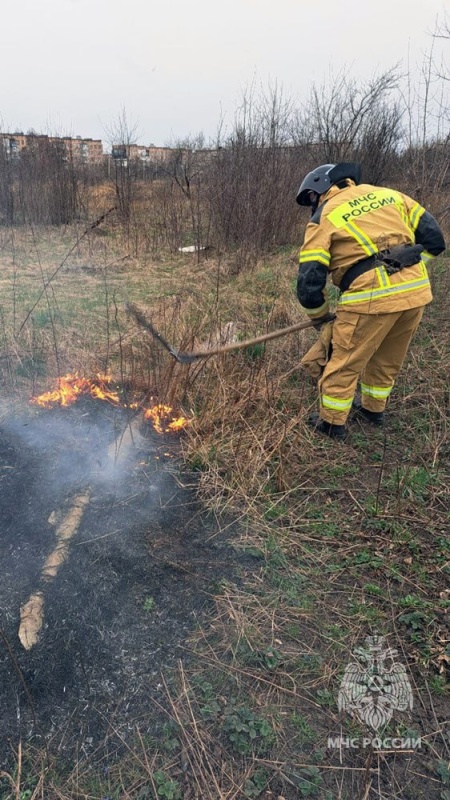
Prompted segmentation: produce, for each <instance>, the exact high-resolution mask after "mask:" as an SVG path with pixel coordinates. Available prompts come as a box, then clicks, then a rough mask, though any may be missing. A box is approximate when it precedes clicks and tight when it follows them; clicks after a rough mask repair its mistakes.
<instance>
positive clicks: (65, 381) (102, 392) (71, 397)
mask: <svg viewBox="0 0 450 800" xmlns="http://www.w3.org/2000/svg"><path fill="white" fill-rule="evenodd" d="M110 382H111V378H110V376H109V375H102V374H100V373H99V374H98V375H97V376H96V378H95V379H94V380H92V381H90V380H88V379H87V378H80V376H79V375H78V373H75V374H74V375H70V374H69V375H64V376H63V377H61V378H58V388H57V389H55V390H54V391H53V392H44V394H40V395H38V397H32V398H31V402H32V403H34V404H35V405H38V406H43V407H44V408H50V407H51V406H53V405H57V404H59V405H61V406H71V405H73V403H76V401H77V400H78V398H79V397H80V395H86V394H87V395H91V397H95V398H97V399H98V400H107V401H108V402H109V403H113V404H114V405H120V398H119V395H118V393H117V392H115V391H110V390H109V389H108V387H107V384H108V383H110Z"/></svg>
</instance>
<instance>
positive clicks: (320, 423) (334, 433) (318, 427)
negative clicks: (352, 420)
mask: <svg viewBox="0 0 450 800" xmlns="http://www.w3.org/2000/svg"><path fill="white" fill-rule="evenodd" d="M308 425H309V426H310V427H311V428H313V429H314V431H316V432H317V433H323V434H325V436H329V437H330V439H337V440H338V441H341V442H343V441H345V439H346V438H347V429H346V427H345V425H332V424H331V422H326V421H325V420H324V419H321V418H320V415H319V414H318V413H317V412H315V413H314V414H311V416H310V417H308Z"/></svg>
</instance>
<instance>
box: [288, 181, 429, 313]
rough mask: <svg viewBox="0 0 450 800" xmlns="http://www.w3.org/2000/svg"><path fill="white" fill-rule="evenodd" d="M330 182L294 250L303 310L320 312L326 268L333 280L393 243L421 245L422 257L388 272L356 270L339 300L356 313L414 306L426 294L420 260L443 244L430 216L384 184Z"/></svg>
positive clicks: (324, 306)
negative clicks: (393, 271) (296, 258)
mask: <svg viewBox="0 0 450 800" xmlns="http://www.w3.org/2000/svg"><path fill="white" fill-rule="evenodd" d="M347 183H348V185H347V186H346V187H345V188H343V189H339V188H338V187H337V186H332V187H331V188H330V189H329V190H328V192H327V193H326V194H325V195H323V198H321V200H322V201H323V202H322V203H321V205H320V206H319V207H318V209H317V211H316V212H315V213H314V214H313V216H312V218H311V221H310V222H309V223H308V225H307V227H306V231H305V239H304V242H303V245H302V248H301V250H300V255H299V272H298V279H297V295H298V299H299V301H300V303H301V305H302V306H303V309H304V311H305V312H306V313H307V314H308V315H309V316H310V317H311V318H315V317H321V316H323V315H324V314H326V313H327V311H328V301H327V297H326V293H325V285H326V282H327V277H328V274H329V273H330V272H331V277H332V281H333V283H334V284H335V285H336V286H339V284H340V282H341V280H342V277H343V275H345V273H346V272H347V270H348V269H349V268H350V267H351V266H353V265H354V264H355V263H356V262H358V261H361V260H362V259H364V258H367V257H368V256H371V255H374V254H376V253H378V252H379V251H380V250H386V249H388V248H390V247H394V246H396V245H399V244H410V243H413V242H416V243H417V244H421V245H423V247H424V248H425V249H424V252H423V253H422V260H421V262H420V263H419V264H416V265H414V266H413V267H406V268H405V269H403V270H401V271H400V272H396V273H394V274H393V275H388V274H387V272H386V270H385V269H384V268H383V267H379V266H378V267H374V269H371V270H369V271H368V272H366V273H364V274H363V275H360V276H359V277H358V278H357V279H356V280H355V281H354V282H353V283H352V284H351V286H350V288H349V289H348V290H347V291H346V292H344V293H343V294H342V295H341V299H340V302H339V305H341V306H343V307H345V309H346V310H348V311H357V312H358V313H366V314H367V313H375V314H377V313H382V312H389V311H402V310H406V309H408V308H417V307H419V306H422V305H425V304H426V303H429V302H430V301H431V300H432V294H431V288H430V283H429V280H428V275H427V271H426V267H425V264H426V263H427V262H428V261H429V260H430V259H431V258H432V257H434V256H436V255H439V253H441V252H442V251H443V250H444V249H445V241H444V238H443V235H442V231H441V229H440V227H439V225H438V223H437V222H436V220H435V219H434V217H433V216H432V215H431V214H430V213H429V212H428V211H426V210H425V209H424V208H423V207H422V206H421V205H420V204H419V203H418V202H417V201H416V200H413V199H412V198H411V197H408V196H407V195H405V194H402V193H401V192H398V191H396V190H394V189H389V188H387V187H380V186H371V185H369V184H362V185H359V186H356V185H355V183H354V182H353V181H350V180H348V181H347Z"/></svg>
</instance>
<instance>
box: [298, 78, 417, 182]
mask: <svg viewBox="0 0 450 800" xmlns="http://www.w3.org/2000/svg"><path fill="white" fill-rule="evenodd" d="M399 78H400V76H399V67H398V65H396V66H394V67H392V68H391V69H389V70H387V71H386V72H384V73H383V74H382V75H379V76H375V77H374V78H372V79H371V80H369V81H367V82H365V83H360V84H358V82H355V77H354V75H353V74H352V71H351V69H346V70H344V71H342V72H341V73H339V74H338V75H337V76H336V77H334V76H330V79H329V81H327V82H326V83H324V84H323V85H321V86H313V87H312V90H311V94H310V97H309V100H308V102H307V104H306V106H304V107H303V108H301V109H300V110H299V111H298V112H297V121H296V123H297V124H296V130H295V133H294V138H295V140H296V141H298V142H302V143H303V146H305V145H306V146H307V147H308V149H309V152H310V153H311V154H314V157H315V160H316V161H321V162H323V163H331V164H333V163H336V162H339V161H350V160H352V159H354V160H358V161H360V162H361V163H362V166H363V172H364V176H365V178H366V179H367V180H369V181H373V182H377V181H380V180H381V179H382V177H383V173H384V171H385V168H386V166H387V164H388V163H389V160H390V158H391V156H392V154H393V152H395V147H396V145H397V143H398V141H399V139H400V135H401V129H400V125H401V115H402V112H401V109H400V107H399V104H398V102H396V101H395V100H394V99H393V95H394V92H395V90H396V88H397V86H398V82H399Z"/></svg>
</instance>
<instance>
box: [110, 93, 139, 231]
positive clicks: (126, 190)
mask: <svg viewBox="0 0 450 800" xmlns="http://www.w3.org/2000/svg"><path fill="white" fill-rule="evenodd" d="M105 133H106V136H107V142H108V144H109V145H110V147H111V160H112V166H113V175H112V179H113V181H114V187H115V192H116V198H117V208H118V212H119V216H120V218H121V220H122V222H123V223H124V225H125V228H126V230H127V234H128V235H129V234H130V223H131V213H132V204H133V199H134V197H135V191H134V189H135V183H136V177H137V175H136V170H135V169H133V159H132V157H131V155H132V152H131V148H132V146H133V145H134V144H136V141H137V138H138V136H139V130H138V123H137V122H132V121H131V120H129V118H128V114H127V111H126V109H125V108H124V107H123V108H122V109H121V111H120V112H119V114H118V116H117V118H116V120H115V121H114V122H112V123H111V124H110V125H109V126H107V127H106V128H105Z"/></svg>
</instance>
